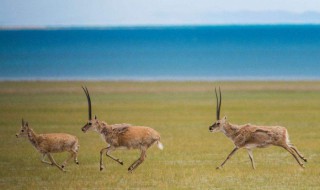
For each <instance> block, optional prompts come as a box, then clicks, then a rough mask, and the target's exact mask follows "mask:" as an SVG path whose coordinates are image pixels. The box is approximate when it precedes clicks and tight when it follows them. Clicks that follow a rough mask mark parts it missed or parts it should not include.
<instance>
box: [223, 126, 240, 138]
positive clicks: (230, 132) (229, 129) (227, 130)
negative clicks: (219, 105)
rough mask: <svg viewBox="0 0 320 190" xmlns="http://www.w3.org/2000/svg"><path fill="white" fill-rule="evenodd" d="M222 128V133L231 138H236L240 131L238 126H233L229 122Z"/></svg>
mask: <svg viewBox="0 0 320 190" xmlns="http://www.w3.org/2000/svg"><path fill="white" fill-rule="evenodd" d="M222 128H223V129H222V132H223V133H224V134H225V135H226V136H227V137H229V138H232V137H235V136H236V134H237V132H238V131H239V127H238V126H237V125H233V124H231V123H228V122H226V123H225V124H224V125H223V127H222Z"/></svg>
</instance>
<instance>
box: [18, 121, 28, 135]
mask: <svg viewBox="0 0 320 190" xmlns="http://www.w3.org/2000/svg"><path fill="white" fill-rule="evenodd" d="M28 127H29V126H28V122H26V123H25V122H24V120H23V119H22V123H21V129H20V131H19V133H17V134H16V137H17V138H19V137H27V136H28Z"/></svg>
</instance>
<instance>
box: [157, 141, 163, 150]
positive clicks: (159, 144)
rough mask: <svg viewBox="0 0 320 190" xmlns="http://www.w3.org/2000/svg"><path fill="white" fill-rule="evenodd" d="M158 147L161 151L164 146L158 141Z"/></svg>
mask: <svg viewBox="0 0 320 190" xmlns="http://www.w3.org/2000/svg"><path fill="white" fill-rule="evenodd" d="M157 146H158V148H159V149H160V150H163V144H162V143H161V142H160V141H157Z"/></svg>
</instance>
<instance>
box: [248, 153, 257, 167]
mask: <svg viewBox="0 0 320 190" xmlns="http://www.w3.org/2000/svg"><path fill="white" fill-rule="evenodd" d="M247 151H248V154H249V158H250V161H251V165H252V168H253V169H256V166H255V164H254V160H253V154H252V150H251V149H247Z"/></svg>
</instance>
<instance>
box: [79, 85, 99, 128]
mask: <svg viewBox="0 0 320 190" xmlns="http://www.w3.org/2000/svg"><path fill="white" fill-rule="evenodd" d="M82 89H83V91H84V93H85V94H86V96H87V100H88V113H89V120H88V122H87V123H86V124H85V125H84V126H83V127H82V128H81V130H82V131H83V132H84V133H85V132H87V131H88V130H93V131H98V130H97V127H98V126H99V125H100V124H99V121H98V119H97V116H94V119H92V109H91V99H90V94H89V91H88V89H87V87H82Z"/></svg>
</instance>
